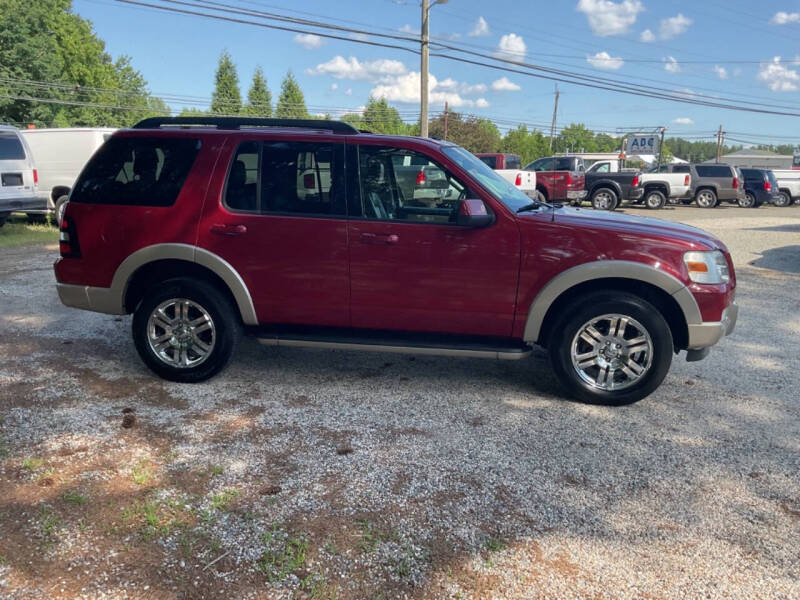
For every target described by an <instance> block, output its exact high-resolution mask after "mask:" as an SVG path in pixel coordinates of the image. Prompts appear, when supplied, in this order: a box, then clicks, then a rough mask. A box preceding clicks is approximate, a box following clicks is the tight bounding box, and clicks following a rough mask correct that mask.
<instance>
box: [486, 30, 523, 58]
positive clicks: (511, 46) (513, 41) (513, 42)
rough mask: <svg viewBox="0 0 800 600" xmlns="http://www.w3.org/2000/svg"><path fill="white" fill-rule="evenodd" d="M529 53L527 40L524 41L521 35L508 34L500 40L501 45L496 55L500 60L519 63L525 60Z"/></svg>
mask: <svg viewBox="0 0 800 600" xmlns="http://www.w3.org/2000/svg"><path fill="white" fill-rule="evenodd" d="M527 51H528V47H527V46H526V45H525V40H523V39H522V36H521V35H517V34H516V33H507V34H505V35H504V36H503V37H501V38H500V43H499V44H498V46H497V51H496V52H495V53H494V55H495V56H497V57H498V58H505V59H508V60H517V61H519V60H522V59H523V58H525V53H526V52H527Z"/></svg>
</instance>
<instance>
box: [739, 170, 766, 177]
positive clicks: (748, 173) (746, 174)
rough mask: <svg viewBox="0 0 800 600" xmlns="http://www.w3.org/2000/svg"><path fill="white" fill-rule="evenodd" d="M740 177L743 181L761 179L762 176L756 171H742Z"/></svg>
mask: <svg viewBox="0 0 800 600" xmlns="http://www.w3.org/2000/svg"><path fill="white" fill-rule="evenodd" d="M742 175H744V178H745V179H763V178H764V175H762V174H761V171H759V170H757V169H742Z"/></svg>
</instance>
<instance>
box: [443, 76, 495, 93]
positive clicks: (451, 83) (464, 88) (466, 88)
mask: <svg viewBox="0 0 800 600" xmlns="http://www.w3.org/2000/svg"><path fill="white" fill-rule="evenodd" d="M436 89H437V90H439V91H442V92H458V93H459V94H465V95H467V96H469V95H472V94H483V93H484V92H486V90H487V89H488V88H487V87H486V84H483V83H475V84H469V83H459V82H458V81H456V80H455V79H453V78H452V77H448V78H447V79H443V80H442V81H440V82H439V83H438V84H437V86H436Z"/></svg>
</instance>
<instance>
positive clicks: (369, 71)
mask: <svg viewBox="0 0 800 600" xmlns="http://www.w3.org/2000/svg"><path fill="white" fill-rule="evenodd" d="M407 71H408V70H407V69H406V66H405V65H404V64H403V63H401V62H400V61H399V60H390V59H385V58H381V59H377V60H367V61H364V62H361V61H359V60H358V59H357V58H355V57H354V56H351V57H350V58H345V57H343V56H334V57H333V58H332V59H330V60H329V61H328V62H324V63H320V64H318V65H317V66H316V67H314V68H313V69H306V73H307V74H308V75H330V76H331V77H335V78H336V79H352V80H354V81H373V82H381V81H389V80H391V79H392V78H394V77H397V76H398V75H403V74H404V73H406V72H407Z"/></svg>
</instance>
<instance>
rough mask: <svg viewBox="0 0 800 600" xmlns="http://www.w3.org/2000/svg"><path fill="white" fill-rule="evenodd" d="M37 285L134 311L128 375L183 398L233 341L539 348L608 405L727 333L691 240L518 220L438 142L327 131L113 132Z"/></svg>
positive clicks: (729, 289) (196, 123)
mask: <svg viewBox="0 0 800 600" xmlns="http://www.w3.org/2000/svg"><path fill="white" fill-rule="evenodd" d="M421 172H423V173H426V177H432V176H433V175H434V174H435V175H436V177H437V180H438V179H439V178H443V180H444V181H445V182H446V185H442V186H436V188H435V189H434V190H431V189H428V187H427V186H421V185H418V183H419V177H420V173H421ZM55 272H56V279H57V281H58V293H59V296H60V297H61V300H62V302H64V304H66V305H68V306H74V307H77V308H83V309H87V310H94V311H99V312H104V313H110V314H127V313H133V325H132V328H133V339H134V343H135V345H136V348H137V350H138V352H139V354H140V356H141V358H142V360H143V361H144V362H145V364H147V366H148V367H150V368H151V369H152V370H153V371H155V372H156V373H157V374H159V375H160V376H162V377H165V378H167V379H171V380H175V381H184V382H196V381H202V380H204V379H207V378H209V377H211V376H212V375H214V374H215V373H217V372H218V371H220V369H222V368H223V367H224V366H225V364H226V363H227V362H228V360H229V359H230V357H231V355H232V353H233V351H234V347H235V345H236V341H237V339H238V337H239V335H240V333H241V332H242V331H244V330H247V331H249V332H251V333H252V334H254V335H255V336H257V337H258V339H259V340H260V341H261V342H263V343H265V344H270V345H278V346H312V347H324V348H345V349H354V348H363V349H368V350H380V351H390V352H412V353H420V354H446V355H452V356H474V357H483V358H501V359H519V358H523V357H525V356H527V355H528V354H529V353H530V352H531V347H532V345H534V344H539V345H541V346H544V347H546V348H547V349H548V351H549V354H550V357H551V361H552V365H553V368H554V369H555V372H556V373H557V374H558V377H559V379H560V380H561V382H562V383H563V385H564V386H565V387H566V388H567V390H568V391H569V393H570V394H571V395H572V396H573V397H576V398H579V399H581V400H584V401H588V402H594V403H604V404H625V403H630V402H634V401H636V400H639V399H640V398H643V397H644V396H646V395H647V394H649V393H650V392H652V391H653V390H654V389H655V388H656V387H658V385H659V384H660V383H661V381H662V380H663V379H664V377H665V375H666V373H667V371H668V369H669V366H670V363H671V361H672V355H673V353H677V352H679V351H680V350H687V351H688V352H687V358H688V360H699V359H700V358H703V357H704V356H705V355H706V354H707V352H708V348H709V347H710V346H712V345H713V344H715V343H716V342H717V341H719V340H720V339H721V338H722V337H723V336H724V335H726V334H727V333H730V332H731V331H732V330H733V327H734V324H735V322H736V316H737V306H736V304H735V303H734V292H735V287H736V280H735V277H734V272H733V264H732V263H731V258H730V254H729V253H728V251H727V249H726V248H725V246H724V245H723V244H722V243H721V242H720V241H719V240H718V239H716V238H715V237H713V236H711V235H709V234H707V233H704V232H703V231H700V230H698V229H693V228H690V227H686V226H683V225H678V224H672V223H666V222H663V221H656V220H650V219H644V218H634V217H628V216H624V215H616V214H610V213H605V212H603V213H601V212H595V211H585V210H581V209H574V208H562V207H555V206H552V205H550V204H545V203H543V202H539V201H533V202H532V201H531V199H530V198H528V197H527V196H525V195H524V194H522V193H521V192H519V191H518V190H517V189H516V188H515V187H514V186H513V185H511V184H509V183H507V182H506V181H505V180H503V179H502V178H501V177H499V176H497V175H496V174H495V173H494V172H493V171H492V170H491V169H490V168H489V167H488V166H486V165H485V164H484V163H483V162H481V161H480V160H479V159H477V158H476V157H475V156H474V155H472V154H470V153H469V152H467V151H466V150H464V149H463V148H460V147H458V146H456V145H454V144H451V143H448V142H442V141H435V140H430V139H420V138H412V137H390V136H384V135H372V134H368V133H359V132H358V131H357V130H355V129H353V128H352V127H351V126H349V125H347V124H345V123H340V122H333V121H301V120H277V119H243V118H242V119H240V118H210V117H209V118H194V117H190V118H157V119H147V120H145V121H142V122H141V123H139V124H138V125H136V126H135V127H134V128H133V129H130V130H124V131H119V132H117V133H116V134H114V136H113V137H111V139H110V140H109V141H108V142H106V144H105V145H104V146H102V147H101V148H100V150H99V151H98V152H97V153H96V154H95V156H94V157H93V158H92V159H91V161H90V162H89V164H88V165H87V166H86V168H85V169H84V171H83V173H82V174H81V176H80V178H79V179H78V181H77V183H76V185H75V186H74V188H73V190H72V194H71V197H70V201H69V203H68V204H67V208H66V211H65V215H64V219H63V221H62V223H61V258H60V259H59V260H58V261H57V262H56V265H55Z"/></svg>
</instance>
